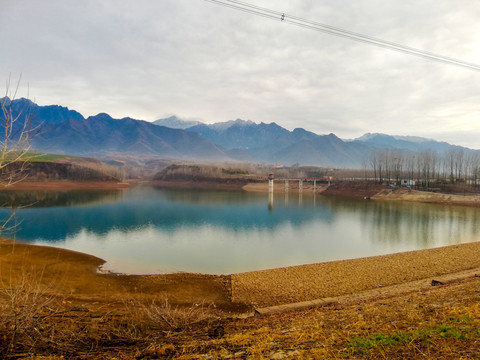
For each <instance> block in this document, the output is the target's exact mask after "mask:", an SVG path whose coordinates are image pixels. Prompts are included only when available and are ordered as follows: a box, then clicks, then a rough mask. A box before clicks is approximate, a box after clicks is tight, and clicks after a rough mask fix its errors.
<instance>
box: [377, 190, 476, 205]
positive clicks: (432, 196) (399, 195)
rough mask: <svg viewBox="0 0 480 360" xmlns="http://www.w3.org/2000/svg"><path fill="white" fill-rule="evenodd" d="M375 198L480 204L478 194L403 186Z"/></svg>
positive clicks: (432, 202)
mask: <svg viewBox="0 0 480 360" xmlns="http://www.w3.org/2000/svg"><path fill="white" fill-rule="evenodd" d="M371 198H372V199H374V200H389V201H410V202H421V203H431V204H445V205H461V206H480V196H478V195H452V194H441V193H433V192H426V191H418V190H408V189H403V188H397V189H383V190H382V191H380V192H378V193H377V194H375V195H373V196H372V197H371Z"/></svg>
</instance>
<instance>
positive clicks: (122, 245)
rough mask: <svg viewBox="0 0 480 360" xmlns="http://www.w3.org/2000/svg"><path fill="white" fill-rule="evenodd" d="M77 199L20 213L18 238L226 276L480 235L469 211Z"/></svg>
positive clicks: (149, 196) (308, 201) (162, 193)
mask: <svg viewBox="0 0 480 360" xmlns="http://www.w3.org/2000/svg"><path fill="white" fill-rule="evenodd" d="M77 195H78V194H77ZM99 196H100V195H99ZM77 197H78V198H79V199H80V198H82V199H87V198H88V201H83V200H82V201H78V202H77V204H76V205H75V206H67V204H71V202H67V204H63V203H62V202H58V203H56V204H53V203H52V202H51V201H50V202H49V207H46V208H41V207H37V208H25V209H20V210H18V216H17V218H18V220H20V222H21V225H20V227H19V230H18V232H17V234H16V236H17V238H18V239H20V240H22V241H28V242H33V243H38V244H49V245H52V244H53V245H55V246H59V247H64V248H68V249H72V250H77V251H83V252H87V253H90V254H93V255H96V256H99V257H101V258H103V259H105V260H107V265H106V267H107V268H108V269H111V270H115V271H119V272H130V273H155V272H169V271H193V272H207V273H232V272H240V271H248V270H256V269H265V268H272V267H280V266H289V265H299V264H305V263H313V262H320V261H330V260H339V259H347V258H357V257H363V256H371V255H378V254H386V253H393V252H398V251H405V250H415V249H421V248H427V247H435V246H442V245H449V244H455V243H460V242H468V241H475V240H476V238H477V237H478V234H479V233H480V221H479V218H480V217H479V214H480V211H479V209H475V208H462V207H457V208H456V207H448V208H447V207H441V206H432V205H420V204H402V203H393V202H375V201H363V200H345V199H332V198H323V197H317V198H313V197H309V196H306V195H305V196H303V198H302V199H299V197H298V194H296V193H291V194H289V198H288V201H287V200H286V199H285V197H284V196H283V195H278V196H276V197H275V199H274V207H273V210H271V211H269V208H268V194H249V193H242V192H222V191H217V192H212V191H180V190H174V191H172V190H160V189H154V188H148V187H145V188H135V189H131V190H128V191H126V192H125V193H124V194H122V196H116V197H115V199H117V200H116V201H117V202H114V201H112V196H111V194H110V195H109V196H108V197H106V198H105V199H104V201H102V199H101V196H100V197H99V198H97V199H92V198H91V196H90V197H84V196H82V197H79V196H77ZM63 198H64V197H62V199H63ZM62 201H63V200H62ZM53 205H54V206H53Z"/></svg>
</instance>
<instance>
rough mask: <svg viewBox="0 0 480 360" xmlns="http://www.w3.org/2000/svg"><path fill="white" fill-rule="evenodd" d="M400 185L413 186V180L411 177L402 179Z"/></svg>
mask: <svg viewBox="0 0 480 360" xmlns="http://www.w3.org/2000/svg"><path fill="white" fill-rule="evenodd" d="M400 185H401V186H415V180H411V179H402V180H400Z"/></svg>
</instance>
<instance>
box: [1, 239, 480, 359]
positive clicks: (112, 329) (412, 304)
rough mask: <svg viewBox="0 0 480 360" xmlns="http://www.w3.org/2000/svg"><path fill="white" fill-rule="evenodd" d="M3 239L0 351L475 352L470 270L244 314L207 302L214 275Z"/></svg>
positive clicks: (131, 355) (476, 281)
mask: <svg viewBox="0 0 480 360" xmlns="http://www.w3.org/2000/svg"><path fill="white" fill-rule="evenodd" d="M0 245H1V244H0ZM9 246H10V245H9ZM7 248H8V249H10V250H9V251H3V253H2V252H0V269H1V270H2V271H1V274H0V275H1V276H0V279H2V280H1V281H2V282H1V283H0V285H1V286H0V287H1V289H0V357H1V358H6V359H20V358H24V359H55V360H56V359H60V358H64V359H135V358H137V359H174V358H175V359H225V358H238V359H287V358H291V359H340V358H359V359H363V358H364V359H404V358H409V359H439V358H441V359H478V358H480V343H479V339H480V278H477V277H473V276H470V277H468V278H465V279H463V280H461V281H456V282H455V281H452V282H447V284H446V285H443V286H429V287H426V288H425V287H424V288H416V289H412V288H408V290H405V291H403V290H402V291H400V292H395V293H390V294H382V295H378V292H376V291H372V294H373V295H372V296H370V297H357V298H355V297H351V298H349V299H350V300H349V301H345V302H340V303H339V304H337V305H331V306H329V307H322V308H316V309H311V310H305V311H300V312H290V313H281V314H277V315H271V316H267V317H261V318H253V317H250V318H245V319H240V318H238V317H235V316H232V315H231V314H229V313H227V312H225V308H222V309H221V308H220V307H215V306H214V304H217V305H218V304H220V303H222V301H225V300H224V299H223V298H222V296H223V295H222V296H221V294H222V292H220V291H218V292H217V293H216V295H215V296H211V297H210V298H207V297H206V296H208V293H209V291H214V290H215V289H220V288H221V286H220V285H221V281H222V279H221V278H217V277H200V276H198V275H197V276H195V277H192V278H191V279H190V278H189V276H186V275H185V274H183V275H182V276H177V277H164V278H161V279H162V280H161V281H160V280H159V278H157V277H122V276H116V275H109V276H100V275H98V274H95V273H94V272H93V271H92V269H91V265H92V263H93V264H96V263H97V261H98V259H95V258H91V257H85V256H84V255H80V254H77V255H75V254H73V253H71V252H62V256H60V257H58V256H57V255H55V256H54V255H53V254H52V251H53V250H52V249H50V250H49V251H47V250H48V249H46V248H36V247H35V248H29V247H25V248H22V247H21V246H19V247H18V248H16V249H15V254H16V255H18V256H19V257H18V258H17V257H14V256H13V255H15V254H14V253H12V248H11V247H10V248H9V247H7ZM27 248H28V249H30V251H31V252H23V250H25V249H27ZM2 249H3V250H5V249H6V248H5V247H4V246H0V250H2ZM20 250H21V251H20ZM49 254H50V255H49ZM20 255H21V256H20ZM49 256H50V257H49ZM69 256H70V257H71V258H69ZM19 259H20V260H22V259H23V260H22V261H23V262H22V261H18V260H19ZM60 259H62V261H63V260H65V259H69V260H68V261H67V262H66V263H63V262H62V261H60ZM40 260H41V261H40ZM26 264H28V265H26ZM33 265H37V266H33ZM67 265H68V266H67ZM88 269H90V270H88ZM10 270H12V271H11V272H10ZM87 270H88V271H87ZM192 279H193V280H192ZM202 281H204V282H205V283H203V285H201V286H200V285H199V284H202ZM207 284H208V286H207ZM193 286H197V287H194V288H193V289H192V287H193ZM166 289H167V290H168V291H167V290H166ZM187 289H190V290H189V291H187ZM192 291H193V292H194V293H197V294H201V296H198V297H197V298H195V297H194V296H193V295H192ZM215 291H217V290H215ZM375 294H377V295H375ZM202 299H204V300H205V301H203V302H202ZM223 306H225V303H224V304H223Z"/></svg>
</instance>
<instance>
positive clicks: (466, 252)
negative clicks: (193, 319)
mask: <svg viewBox="0 0 480 360" xmlns="http://www.w3.org/2000/svg"><path fill="white" fill-rule="evenodd" d="M103 262H104V261H103V260H101V259H99V258H96V257H94V256H91V255H88V254H82V253H77V252H74V251H69V250H63V249H58V248H53V247H46V246H35V245H27V244H21V243H13V242H11V241H9V240H2V241H1V242H0V264H1V265H2V269H3V270H4V271H2V274H8V273H9V271H6V269H12V268H14V270H15V269H16V271H18V272H19V273H20V272H21V271H20V269H21V268H22V266H25V264H28V266H29V267H32V268H34V267H36V268H37V269H42V276H43V278H42V281H50V280H49V279H55V278H58V277H59V276H61V277H62V279H63V280H62V284H63V285H62V286H61V287H60V288H57V289H56V291H57V292H58V294H59V295H60V294H64V293H69V294H70V296H72V295H75V297H77V298H82V299H84V300H85V299H91V300H93V299H96V300H98V299H99V298H103V299H104V301H111V300H112V299H115V298H118V296H147V297H151V296H153V297H157V296H160V295H162V296H167V297H168V298H169V299H171V301H172V302H173V303H178V304H182V303H195V302H204V301H208V302H209V303H212V304H216V305H218V306H220V307H222V308H225V309H234V308H235V309H240V308H243V309H246V308H251V307H266V306H273V305H280V304H288V303H298V302H302V301H311V300H315V299H322V298H329V297H333V296H339V295H348V294H355V293H360V292H362V291H366V290H372V289H382V288H385V287H388V286H392V285H401V284H405V283H411V282H415V281H418V280H422V279H426V281H431V280H432V279H434V278H436V277H439V276H443V275H448V274H453V273H458V272H461V271H466V270H471V271H477V269H478V272H479V273H480V242H474V243H468V244H460V245H452V246H446V247H442V248H434V249H426V250H418V251H410V252H404V253H396V254H391V255H382V256H374V257H368V258H360V259H353V260H341V261H332V262H325V263H316V264H309V265H299V266H293V267H284V268H276V269H271V270H261V271H252V272H247V273H238V274H231V275H223V276H216V275H208V274H189V273H178V274H159V275H124V274H101V273H98V272H97V271H96V269H98V267H99V266H100V265H102V264H103ZM17 268H18V269H17ZM67 269H68V270H67ZM34 272H35V271H34ZM60 274H61V275H60ZM120 294H121V295H120ZM242 304H243V305H242ZM245 306H246V307H245Z"/></svg>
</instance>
